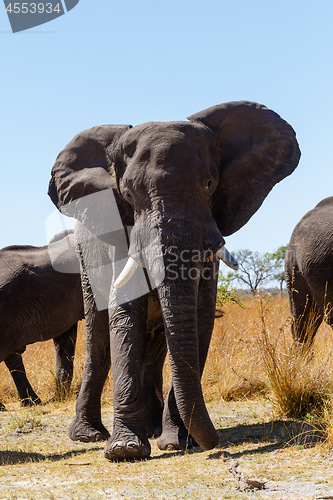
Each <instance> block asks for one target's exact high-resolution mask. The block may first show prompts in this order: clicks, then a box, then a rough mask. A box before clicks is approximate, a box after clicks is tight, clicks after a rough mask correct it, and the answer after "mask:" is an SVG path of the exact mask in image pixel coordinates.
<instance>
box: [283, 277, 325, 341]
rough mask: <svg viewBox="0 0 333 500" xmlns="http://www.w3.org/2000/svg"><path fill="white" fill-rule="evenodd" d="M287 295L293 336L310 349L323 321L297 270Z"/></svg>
mask: <svg viewBox="0 0 333 500" xmlns="http://www.w3.org/2000/svg"><path fill="white" fill-rule="evenodd" d="M288 293H289V303H290V310H291V311H292V331H293V336H294V338H295V340H297V341H299V342H300V343H302V344H303V345H304V346H306V347H310V346H311V345H312V343H313V340H314V337H315V335H316V332H317V330H318V328H319V326H320V325H321V323H322V321H323V311H322V310H321V308H320V307H318V305H317V304H316V302H315V300H314V298H313V294H312V291H311V289H310V287H309V285H308V283H307V282H306V280H305V278H304V277H303V276H302V274H301V273H300V272H299V271H298V270H297V269H295V274H294V281H293V284H292V285H291V286H290V288H289V289H288Z"/></svg>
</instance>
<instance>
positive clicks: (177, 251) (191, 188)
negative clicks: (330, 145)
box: [49, 102, 300, 449]
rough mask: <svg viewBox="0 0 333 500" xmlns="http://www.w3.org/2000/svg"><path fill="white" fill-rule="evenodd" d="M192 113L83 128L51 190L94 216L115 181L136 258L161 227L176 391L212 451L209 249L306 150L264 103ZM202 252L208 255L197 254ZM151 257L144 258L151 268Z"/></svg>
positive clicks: (79, 213) (189, 422)
mask: <svg viewBox="0 0 333 500" xmlns="http://www.w3.org/2000/svg"><path fill="white" fill-rule="evenodd" d="M188 120H189V121H179V122H166V123H163V122H161V123H159V122H151V123H146V124H143V125H139V126H135V127H131V126H129V125H124V126H115V125H105V126H102V127H95V128H92V129H90V130H86V131H84V132H82V133H81V134H79V135H78V136H76V137H75V138H74V139H73V140H72V141H71V142H70V143H69V144H68V145H67V147H66V148H65V149H64V151H62V152H61V153H60V155H59V156H58V158H57V161H56V163H55V165H54V167H53V170H52V180H51V182H50V187H49V195H50V196H51V199H52V201H53V202H54V203H55V205H56V206H57V207H58V208H59V209H60V210H62V211H63V212H64V213H66V214H67V215H74V216H75V217H77V218H79V219H81V220H87V219H89V214H88V213H87V212H88V211H89V210H87V209H86V208H84V203H82V200H83V199H84V197H87V196H88V195H91V194H93V193H96V192H99V191H101V190H106V189H112V190H113V192H114V196H115V199H116V202H117V205H118V209H119V212H120V216H121V218H122V223H123V224H124V225H125V226H127V225H129V226H133V229H132V231H131V237H130V242H129V256H131V257H132V259H133V260H134V261H137V260H139V259H140V252H141V249H142V248H143V247H145V244H144V241H145V240H146V239H147V236H146V234H144V233H145V231H144V230H143V228H147V227H148V228H149V229H151V230H152V231H154V232H155V233H156V234H158V238H159V241H160V244H161V247H162V255H163V262H164V269H165V276H164V278H163V280H162V282H161V283H160V284H159V285H158V294H159V299H160V304H161V309H162V314H163V320H164V325H165V333H166V339H167V344H168V350H169V356H170V362H171V368H172V379H173V387H174V391H175V399H176V403H177V407H178V409H179V412H180V415H181V418H182V419H183V421H184V423H185V425H186V427H187V428H188V429H189V428H190V427H191V434H192V436H193V437H194V439H195V440H196V441H197V442H198V443H199V444H200V445H201V446H202V447H203V448H204V449H209V448H212V447H214V446H216V444H217V435H216V431H215V429H214V427H213V425H212V423H211V422H210V419H209V416H208V413H207V410H206V407H205V404H204V400H203V396H202V391H201V383H200V373H201V371H202V367H200V360H199V354H198V352H199V347H198V328H197V321H198V318H197V304H198V290H199V284H200V279H201V278H202V276H201V275H200V270H202V267H203V264H204V261H205V260H207V258H206V256H207V255H210V258H211V259H213V260H214V259H215V255H216V254H218V255H219V256H223V250H221V249H222V247H223V245H224V236H228V235H231V234H232V233H234V232H235V231H237V230H238V229H240V228H241V227H242V226H243V225H244V224H246V222H247V221H248V220H249V219H250V218H251V216H252V215H253V214H254V213H255V212H256V211H257V210H258V208H259V207H260V205H261V204H262V203H263V201H264V199H265V197H266V196H267V195H268V193H269V192H270V190H271V189H272V188H273V186H274V185H275V184H276V183H277V182H279V181H281V180H282V179H283V178H284V177H286V176H288V175H290V174H291V173H292V172H293V170H294V169H295V168H296V166H297V164H298V161H299V158H300V151H299V147H298V144H297V141H296V138H295V133H294V131H293V129H292V128H291V127H290V125H288V123H286V122H285V121H284V120H283V119H281V118H280V116H279V115H277V114H276V113H275V112H273V111H271V110H269V109H267V108H266V107H264V106H262V105H259V104H257V103H252V102H231V103H226V104H221V105H218V106H214V107H212V108H209V109H206V110H204V111H201V112H199V113H196V114H194V115H192V116H190V117H189V119H188ZM68 207H70V209H69V208H68ZM110 216H112V215H111V214H110ZM95 220H96V218H95ZM99 234H101V232H100V231H99ZM146 246H147V245H146ZM194 252H196V255H199V254H200V255H201V256H202V257H201V258H199V259H194V258H193V259H192V258H191V256H193V254H194ZM207 252H208V254H207ZM209 252H210V253H209ZM152 255H154V251H152V252H151V254H149V252H148V253H147V252H146V253H145V256H144V261H145V265H146V267H147V268H149V269H150V268H151V269H153V268H154V259H153V257H152ZM184 255H186V257H187V258H186V259H184V258H183V257H184ZM171 263H172V266H171ZM125 267H126V270H125V271H124V272H125V274H126V273H127V272H129V273H130V274H131V273H132V272H133V270H132V269H131V267H132V264H131V263H129V264H127V265H126V266H125ZM193 268H196V269H198V272H196V273H193V272H192V271H193ZM171 270H172V272H171ZM180 271H182V272H180ZM127 279H128V276H122V277H121V279H120V281H118V282H116V286H120V285H121V284H122V281H126V280H127ZM214 283H215V284H214V286H215V293H216V280H215V282H214ZM210 297H211V298H212V299H211V300H214V298H215V294H214V293H212V294H211V295H210Z"/></svg>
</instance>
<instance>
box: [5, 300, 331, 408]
mask: <svg viewBox="0 0 333 500" xmlns="http://www.w3.org/2000/svg"><path fill="white" fill-rule="evenodd" d="M243 302H244V307H243V308H242V307H240V306H239V305H237V304H235V303H230V304H228V305H227V306H224V307H223V310H224V314H223V316H222V317H221V318H217V319H216V320H215V327H214V332H213V337H212V342H211V346H210V350H209V354H208V359H207V363H206V366H205V370H204V374H203V378H202V385H203V392H204V396H205V399H206V401H207V402H209V401H219V400H224V401H228V400H231V399H239V398H249V397H253V396H254V395H257V394H263V393H264V394H265V395H266V396H267V397H269V398H270V399H271V400H272V401H273V403H274V404H275V406H276V408H277V409H278V410H279V411H280V413H283V414H284V415H286V416H302V415H304V414H306V413H308V412H309V411H312V409H313V410H314V411H315V410H316V407H317V406H318V405H319V406H320V404H321V402H320V400H325V401H327V400H328V399H329V397H330V394H332V381H333V359H332V356H331V353H332V352H333V332H332V330H331V328H330V327H329V326H328V325H327V324H326V323H323V324H322V326H321V327H320V329H319V331H318V332H317V335H316V339H315V342H314V344H313V346H312V348H311V353H310V354H309V355H308V356H307V357H304V356H300V355H299V349H298V350H297V346H296V345H295V343H294V342H293V339H292V335H291V329H290V317H289V308H288V300H287V297H285V296H282V297H281V296H274V297H260V296H259V297H247V298H245V299H244V301H243ZM84 357H85V332H84V322H81V323H80V326H79V335H78V341H77V349H76V356H75V365H74V379H73V384H72V391H71V394H70V397H73V398H74V397H75V396H76V394H77V392H78V390H79V386H80V383H81V378H82V371H83V363H84ZM23 359H24V363H25V366H26V371H27V376H28V379H29V381H30V383H31V385H32V386H33V388H34V390H35V391H36V393H37V394H38V395H39V397H40V398H41V399H42V401H43V402H45V401H49V400H50V399H51V398H52V397H53V396H54V373H55V354H54V348H53V342H52V341H48V342H43V343H37V344H34V345H31V346H28V347H27V350H26V352H25V353H24V354H23ZM0 380H1V385H0V401H1V402H3V403H4V404H6V403H9V402H14V401H17V395H16V390H15V386H14V383H13V381H12V379H11V376H10V374H9V373H8V370H7V369H6V367H5V365H4V363H0ZM170 380H171V373H170V368H169V365H168V362H166V365H165V368H164V393H166V391H167V390H168V387H169V384H170ZM111 401H112V377H111V374H110V375H109V377H108V380H107V383H106V385H105V389H104V393H103V402H108V403H109V402H111Z"/></svg>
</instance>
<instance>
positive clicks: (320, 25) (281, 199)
mask: <svg viewBox="0 0 333 500" xmlns="http://www.w3.org/2000/svg"><path fill="white" fill-rule="evenodd" d="M332 22H333V2H331V0H326V1H322V0H317V1H316V2H313V1H306V0H288V1H286V0H280V1H279V2H270V1H267V0H252V1H251V2H250V1H248V0H228V1H227V0H205V1H203V0H201V1H198V0H192V1H191V2H190V1H188V0H177V1H175V0H168V1H159V2H156V1H144V0H143V1H142V2H138V1H137V0H135V1H134V0H122V1H121V2H120V1H119V0H118V1H117V2H115V1H111V0H95V1H88V0H80V2H79V4H78V5H77V6H76V7H75V8H74V9H72V10H71V11H70V12H68V13H67V14H65V15H64V16H62V17H60V18H58V19H55V20H54V21H52V22H50V23H47V24H44V25H42V26H39V27H37V28H34V29H31V30H28V31H26V32H21V33H16V34H12V33H11V31H10V24H9V21H8V18H7V15H6V12H5V8H4V6H3V5H0V44H1V52H0V54H1V56H0V57H1V78H0V89H1V113H0V127H1V130H0V138H1V148H0V159H1V163H0V165H1V172H2V176H1V183H0V213H1V231H0V248H1V247H4V246H6V245H11V244H31V245H43V244H46V235H45V220H46V219H47V217H48V216H49V215H50V214H51V213H52V212H53V211H54V209H55V207H54V206H53V204H52V203H51V201H50V200H49V198H48V196H47V187H48V182H49V178H50V170H51V168H52V165H53V163H54V161H55V158H56V156H57V154H58V153H59V152H60V151H61V150H62V149H63V148H64V146H65V145H66V144H67V143H68V142H69V141H70V140H71V139H72V138H73V137H74V135H76V134H77V133H78V132H80V131H81V130H84V129H86V128H89V127H92V126H94V125H99V124H105V123H114V124H118V123H119V124H121V123H123V124H127V123H129V124H132V125H137V124H139V123H143V122H146V121H151V120H156V121H168V120H184V119H186V117H187V116H189V115H191V114H193V113H196V112H197V111H200V110H202V109H205V108H207V107H210V106H213V105H216V104H219V103H222V102H228V101H237V100H250V101H256V102H259V103H261V104H265V105H266V106H268V107H269V108H271V109H273V110H274V111H276V112H277V113H279V114H280V115H281V116H282V117H283V118H284V119H285V120H287V121H288V122H289V123H290V124H291V125H292V126H293V128H294V129H295V130H296V133H297V138H298V141H299V144H300V148H301V151H302V158H301V161H300V164H299V166H298V168H297V169H296V171H295V172H294V173H293V174H292V175H291V176H290V177H289V178H287V179H285V180H284V181H282V182H281V183H280V184H279V185H277V186H276V187H275V188H274V189H273V191H272V192H271V193H270V194H269V196H268V198H267V199H266V200H265V202H264V204H263V205H262V207H261V208H260V210H259V211H258V212H257V213H256V214H255V215H254V216H253V217H252V219H251V220H250V222H249V223H248V224H247V225H246V226H245V227H244V228H242V229H241V230H240V231H238V232H237V233H236V234H235V235H233V236H230V237H228V238H227V247H228V248H229V249H230V250H231V251H233V250H238V249H241V248H249V249H251V250H258V251H261V252H264V251H271V250H274V249H276V248H278V247H279V246H280V245H285V244H287V243H288V241H289V239H290V235H291V232H292V230H293V228H294V226H295V225H296V223H297V222H298V221H299V220H300V218H301V217H302V216H303V215H304V214H305V213H306V212H307V211H308V210H310V209H312V208H313V207H314V206H315V205H316V204H317V203H318V202H319V201H320V200H322V199H323V198H325V197H327V196H331V195H333V188H332V166H333V165H332V163H333V161H332V154H331V147H332V142H333V120H332V116H333V92H332V88H333V63H332V48H333V43H332V42H333V31H332Z"/></svg>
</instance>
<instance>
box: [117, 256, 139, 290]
mask: <svg viewBox="0 0 333 500" xmlns="http://www.w3.org/2000/svg"><path fill="white" fill-rule="evenodd" d="M138 265H139V264H138V262H137V261H136V260H135V259H133V257H128V261H127V262H126V264H125V266H124V269H123V270H122V271H121V273H120V274H119V276H118V278H117V279H116V281H115V282H114V287H115V288H121V287H122V286H124V285H125V284H126V283H127V282H128V281H129V280H130V279H131V277H132V276H133V274H134V273H135V271H136V269H137V267H138Z"/></svg>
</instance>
